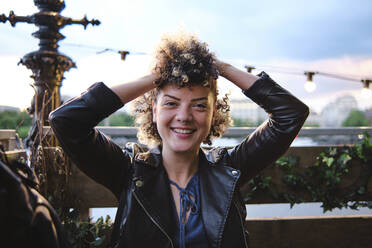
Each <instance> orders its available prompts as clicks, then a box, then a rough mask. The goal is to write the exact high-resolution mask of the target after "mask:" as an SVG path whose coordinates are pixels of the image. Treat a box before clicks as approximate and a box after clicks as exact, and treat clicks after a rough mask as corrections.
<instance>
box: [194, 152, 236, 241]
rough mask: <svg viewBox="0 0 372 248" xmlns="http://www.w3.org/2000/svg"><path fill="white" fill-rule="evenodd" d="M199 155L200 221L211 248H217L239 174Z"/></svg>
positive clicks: (203, 155)
mask: <svg viewBox="0 0 372 248" xmlns="http://www.w3.org/2000/svg"><path fill="white" fill-rule="evenodd" d="M201 153H202V156H201V161H200V162H201V163H200V167H199V171H200V195H201V197H200V198H201V208H202V219H203V222H204V226H205V230H206V232H207V235H208V238H209V241H210V243H211V245H212V247H219V245H220V242H221V239H222V234H223V229H224V226H225V222H226V219H227V214H228V212H229V209H230V206H231V201H232V197H233V194H234V190H235V186H236V183H237V181H238V179H239V176H240V172H239V171H238V170H236V169H234V168H231V167H229V166H223V165H214V164H212V163H210V162H208V161H207V160H206V158H205V154H204V152H202V151H201Z"/></svg>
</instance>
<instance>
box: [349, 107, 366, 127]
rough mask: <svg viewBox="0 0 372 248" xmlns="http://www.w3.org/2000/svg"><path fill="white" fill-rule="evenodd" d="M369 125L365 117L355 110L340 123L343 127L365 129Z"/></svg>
mask: <svg viewBox="0 0 372 248" xmlns="http://www.w3.org/2000/svg"><path fill="white" fill-rule="evenodd" d="M369 125H370V123H369V120H368V119H367V117H366V115H365V114H364V113H363V112H362V111H359V110H356V109H354V110H351V111H350V114H349V115H348V117H346V119H345V120H344V121H343V122H342V126H343V127H365V126H369Z"/></svg>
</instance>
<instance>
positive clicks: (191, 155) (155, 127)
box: [50, 34, 309, 247]
mask: <svg viewBox="0 0 372 248" xmlns="http://www.w3.org/2000/svg"><path fill="white" fill-rule="evenodd" d="M218 75H220V76H222V77H225V78H226V79H228V80H229V81H231V82H232V83H234V84H235V85H236V86H238V87H240V88H241V89H242V91H243V93H244V94H245V95H246V96H247V97H249V98H251V99H252V100H253V101H255V102H256V103H257V104H259V105H260V106H261V107H263V108H264V109H265V110H266V111H267V112H268V113H269V116H270V119H269V120H267V121H266V122H265V123H263V124H262V125H261V126H260V127H259V128H257V130H256V131H255V132H254V133H253V134H251V135H250V136H249V137H247V138H246V139H245V140H243V141H242V143H241V144H239V145H237V146H236V147H234V148H232V149H226V148H214V149H211V150H209V151H204V150H203V149H201V148H200V145H201V143H202V142H204V143H207V144H210V142H211V139H212V138H213V137H218V136H220V135H221V134H222V133H223V131H224V130H225V129H226V127H227V125H228V124H229V122H230V117H229V115H228V111H229V109H228V105H227V103H226V99H222V100H220V99H218V98H217V95H218V92H217V82H216V79H217V77H218ZM137 97H139V98H138V99H137V100H136V102H135V104H134V107H135V113H136V119H137V122H138V123H139V124H140V128H139V135H138V137H139V140H140V141H142V142H143V143H145V144H147V145H148V146H149V147H152V149H150V150H148V149H145V148H143V147H141V146H140V145H137V144H134V143H129V144H127V145H126V147H125V149H124V150H122V149H121V148H120V147H118V146H117V145H115V144H114V143H113V142H112V141H110V140H109V139H108V138H106V137H105V136H104V135H102V134H101V133H100V132H98V131H97V130H95V129H94V126H95V125H97V123H99V122H100V121H101V120H102V119H104V118H106V117H107V116H109V115H110V114H112V113H113V112H115V111H116V110H117V109H119V108H120V107H122V106H123V104H126V103H128V102H130V101H131V100H133V99H135V98H137ZM308 112H309V111H308V108H307V106H306V105H304V104H303V103H302V102H300V101H299V100H298V99H297V98H295V97H294V96H292V95H291V94H290V93H289V92H287V91H286V90H284V89H282V88H281V87H280V86H279V85H277V84H276V83H275V82H274V81H273V80H271V79H270V77H269V76H268V75H266V74H265V73H262V74H261V75H260V76H259V77H257V76H254V75H252V74H249V73H246V72H243V71H241V70H239V69H237V68H235V67H233V66H231V65H229V64H227V63H224V62H221V61H219V60H217V59H216V58H215V56H214V55H213V54H212V53H210V52H209V50H208V48H207V45H206V44H205V43H201V42H200V41H199V40H198V39H197V38H196V37H194V36H190V35H185V34H181V35H178V36H171V37H166V38H164V39H163V43H162V44H161V45H160V46H159V48H158V50H157V53H156V56H155V63H154V67H153V70H152V73H151V74H149V75H147V76H144V77H142V78H140V79H138V80H135V81H133V82H129V83H125V84H121V85H117V86H114V87H111V89H110V88H108V87H106V86H105V85H104V84H103V83H98V84H95V85H93V86H92V87H91V88H89V89H88V91H87V92H85V93H83V94H82V95H81V96H80V97H77V98H75V99H73V100H71V101H69V102H68V103H66V104H64V105H63V106H61V107H60V108H58V109H57V110H55V111H54V112H53V113H51V115H50V123H51V126H52V128H53V130H54V132H55V134H56V136H57V138H58V139H59V141H60V143H61V145H62V147H63V148H64V150H65V151H66V152H67V153H68V154H69V156H71V158H72V159H73V160H74V162H75V163H76V164H77V165H78V166H79V168H80V169H81V170H83V171H84V172H85V173H86V174H87V175H89V176H90V177H92V178H93V179H94V180H96V181H97V182H99V183H101V184H103V185H104V186H106V187H107V188H109V189H110V190H111V191H112V192H113V193H114V194H115V196H116V197H117V199H118V200H119V207H118V211H117V215H116V218H115V224H114V229H113V233H112V242H111V245H112V246H113V247H248V245H247V238H248V237H247V232H246V230H245V227H244V222H245V217H246V210H245V205H244V203H243V201H242V199H241V196H240V192H239V188H240V186H241V185H243V184H244V183H246V182H247V181H248V180H249V179H250V178H252V177H254V176H255V175H256V174H257V173H258V172H259V171H260V170H262V169H263V168H265V166H267V165H269V164H270V163H272V162H274V161H275V160H276V159H278V158H279V157H280V156H281V155H282V154H283V153H284V152H285V151H286V150H287V149H288V147H289V145H290V144H291V142H292V141H293V139H294V138H295V137H296V135H297V133H298V132H299V130H300V128H301V126H302V125H303V123H304V121H305V119H306V117H307V115H308Z"/></svg>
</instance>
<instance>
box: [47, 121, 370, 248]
mask: <svg viewBox="0 0 372 248" xmlns="http://www.w3.org/2000/svg"><path fill="white" fill-rule="evenodd" d="M98 129H99V130H100V131H102V132H103V133H105V134H106V135H107V136H110V137H111V138H113V140H116V139H117V138H120V137H125V138H126V139H133V140H134V139H135V137H136V133H137V129H136V128H133V127H98ZM254 130H255V128H229V129H228V132H227V134H226V135H224V137H229V138H238V137H244V136H247V135H248V134H250V133H252V132H253V131H254ZM45 131H46V132H51V130H50V129H49V128H46V129H45ZM365 132H367V133H369V134H370V135H371V136H372V128H371V127H361V128H303V129H302V130H301V131H300V133H299V135H298V137H316V136H339V135H342V136H348V137H351V136H353V137H356V140H358V136H360V135H363V134H364V133H365ZM325 148H326V147H324V146H310V147H291V148H290V149H289V150H288V151H287V153H286V154H285V155H293V156H297V157H299V158H300V164H299V167H300V168H299V169H300V170H301V169H305V168H307V167H309V166H311V165H313V164H314V161H315V157H316V156H317V155H319V153H320V152H321V151H322V150H323V149H325ZM359 166H360V165H359ZM354 167H355V168H353V171H354V172H355V171H356V174H355V173H354V174H353V175H351V178H349V181H348V182H347V183H348V184H350V180H351V181H352V180H357V178H358V173H359V172H360V171H361V170H360V169H359V167H358V165H357V166H354ZM263 173H264V174H265V175H269V176H271V177H272V180H273V181H274V182H275V183H276V185H277V186H278V187H281V186H283V183H282V182H281V180H280V177H279V173H278V170H275V169H273V168H270V167H269V168H267V169H265V170H264V171H263ZM371 181H372V180H371V179H370V180H369V184H368V188H367V189H366V192H367V193H366V194H365V195H364V198H363V199H362V200H367V201H372V182H371ZM68 190H69V191H71V192H74V193H75V194H76V195H78V197H79V202H81V203H83V204H84V205H80V206H75V207H78V208H80V209H81V210H82V211H83V212H84V211H85V213H86V214H88V213H89V208H101V207H116V206H117V201H116V199H115V197H114V196H113V195H112V193H111V192H110V191H108V190H107V189H105V188H104V187H102V186H101V185H99V184H97V183H95V182H94V181H93V180H92V179H90V178H88V177H87V176H86V175H85V174H84V173H82V172H81V171H80V170H79V169H78V168H77V167H75V166H73V168H72V178H70V183H69V188H68ZM306 199H307V200H306ZM305 201H309V202H310V201H311V200H309V198H306V197H305ZM275 202H278V201H276V200H273V199H272V198H271V197H269V196H267V195H258V196H257V198H255V199H254V200H252V201H251V203H255V204H257V203H258V204H263V203H275ZM246 222H247V227H248V230H249V232H250V237H251V240H250V243H251V244H250V247H251V248H256V247H257V248H258V247H260V248H266V247H275V248H281V247H283V248H284V247H301V248H307V247H309V248H310V247H317V248H322V247H338V248H339V247H345V248H346V247H348V248H349V247H371V244H372V235H370V230H371V228H372V215H359V216H355V215H353V216H335V217H330V216H327V217H325V216H315V217H282V218H277V217H275V218H255V219H247V220H246Z"/></svg>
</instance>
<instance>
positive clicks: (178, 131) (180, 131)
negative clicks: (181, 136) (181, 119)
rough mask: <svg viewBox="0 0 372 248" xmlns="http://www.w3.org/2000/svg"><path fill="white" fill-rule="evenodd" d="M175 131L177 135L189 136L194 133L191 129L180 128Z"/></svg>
mask: <svg viewBox="0 0 372 248" xmlns="http://www.w3.org/2000/svg"><path fill="white" fill-rule="evenodd" d="M174 131H175V132H176V133H185V134H186V133H187V134H190V133H192V132H193V131H192V130H190V129H178V128H175V129H174Z"/></svg>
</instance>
